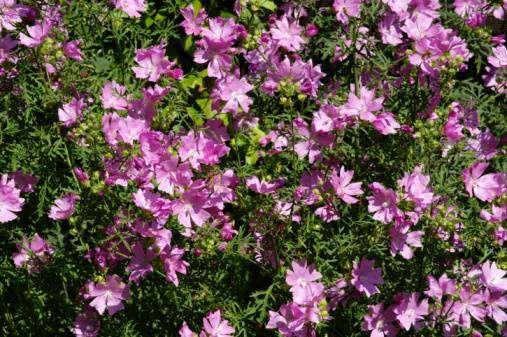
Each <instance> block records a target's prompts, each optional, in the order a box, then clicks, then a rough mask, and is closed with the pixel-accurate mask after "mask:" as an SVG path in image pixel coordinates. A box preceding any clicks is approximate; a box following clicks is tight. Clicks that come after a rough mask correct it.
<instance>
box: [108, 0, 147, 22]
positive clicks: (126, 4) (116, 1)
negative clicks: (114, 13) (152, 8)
mask: <svg viewBox="0 0 507 337" xmlns="http://www.w3.org/2000/svg"><path fill="white" fill-rule="evenodd" d="M112 1H113V5H115V6H116V8H117V9H120V10H122V11H124V12H125V13H127V15H128V16H130V17H132V18H139V17H141V13H142V12H144V11H145V10H146V3H145V2H144V0H112Z"/></svg>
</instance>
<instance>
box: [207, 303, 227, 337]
mask: <svg viewBox="0 0 507 337" xmlns="http://www.w3.org/2000/svg"><path fill="white" fill-rule="evenodd" d="M202 323H203V332H205V333H203V332H201V334H200V337H233V334H234V328H233V327H232V326H230V325H229V321H228V320H226V319H222V317H221V314H220V310H217V311H214V312H210V313H208V315H207V316H206V317H205V318H203V320H202Z"/></svg>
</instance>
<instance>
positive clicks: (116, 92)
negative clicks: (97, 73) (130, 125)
mask: <svg viewBox="0 0 507 337" xmlns="http://www.w3.org/2000/svg"><path fill="white" fill-rule="evenodd" d="M126 91H127V89H126V88H125V87H124V86H123V85H121V84H118V83H116V82H115V81H108V82H106V83H105V84H104V87H102V95H101V96H100V99H101V101H102V107H103V108H104V109H114V110H126V109H127V106H128V101H127V98H128V97H127V98H125V97H124V96H125V93H126Z"/></svg>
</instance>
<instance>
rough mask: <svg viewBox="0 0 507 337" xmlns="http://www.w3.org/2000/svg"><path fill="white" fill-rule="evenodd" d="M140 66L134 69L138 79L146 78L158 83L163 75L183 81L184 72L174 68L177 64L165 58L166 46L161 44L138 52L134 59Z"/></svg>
mask: <svg viewBox="0 0 507 337" xmlns="http://www.w3.org/2000/svg"><path fill="white" fill-rule="evenodd" d="M134 60H135V61H136V62H137V64H138V66H135V67H132V70H133V71H134V73H135V75H136V77H137V78H146V79H148V81H151V82H156V81H158V79H159V78H160V76H162V75H168V76H170V77H172V78H174V79H177V80H179V79H181V78H182V77H183V71H182V70H181V69H178V68H174V66H175V65H176V63H175V62H171V61H169V60H168V59H167V57H166V56H165V45H164V44H159V45H156V46H153V47H150V48H147V49H138V50H136V56H135V59H134Z"/></svg>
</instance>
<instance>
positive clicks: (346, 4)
mask: <svg viewBox="0 0 507 337" xmlns="http://www.w3.org/2000/svg"><path fill="white" fill-rule="evenodd" d="M333 9H334V11H335V12H336V20H338V21H339V22H341V23H343V24H344V25H346V24H348V23H349V17H354V18H358V17H359V14H360V12H361V0H334V2H333Z"/></svg>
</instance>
